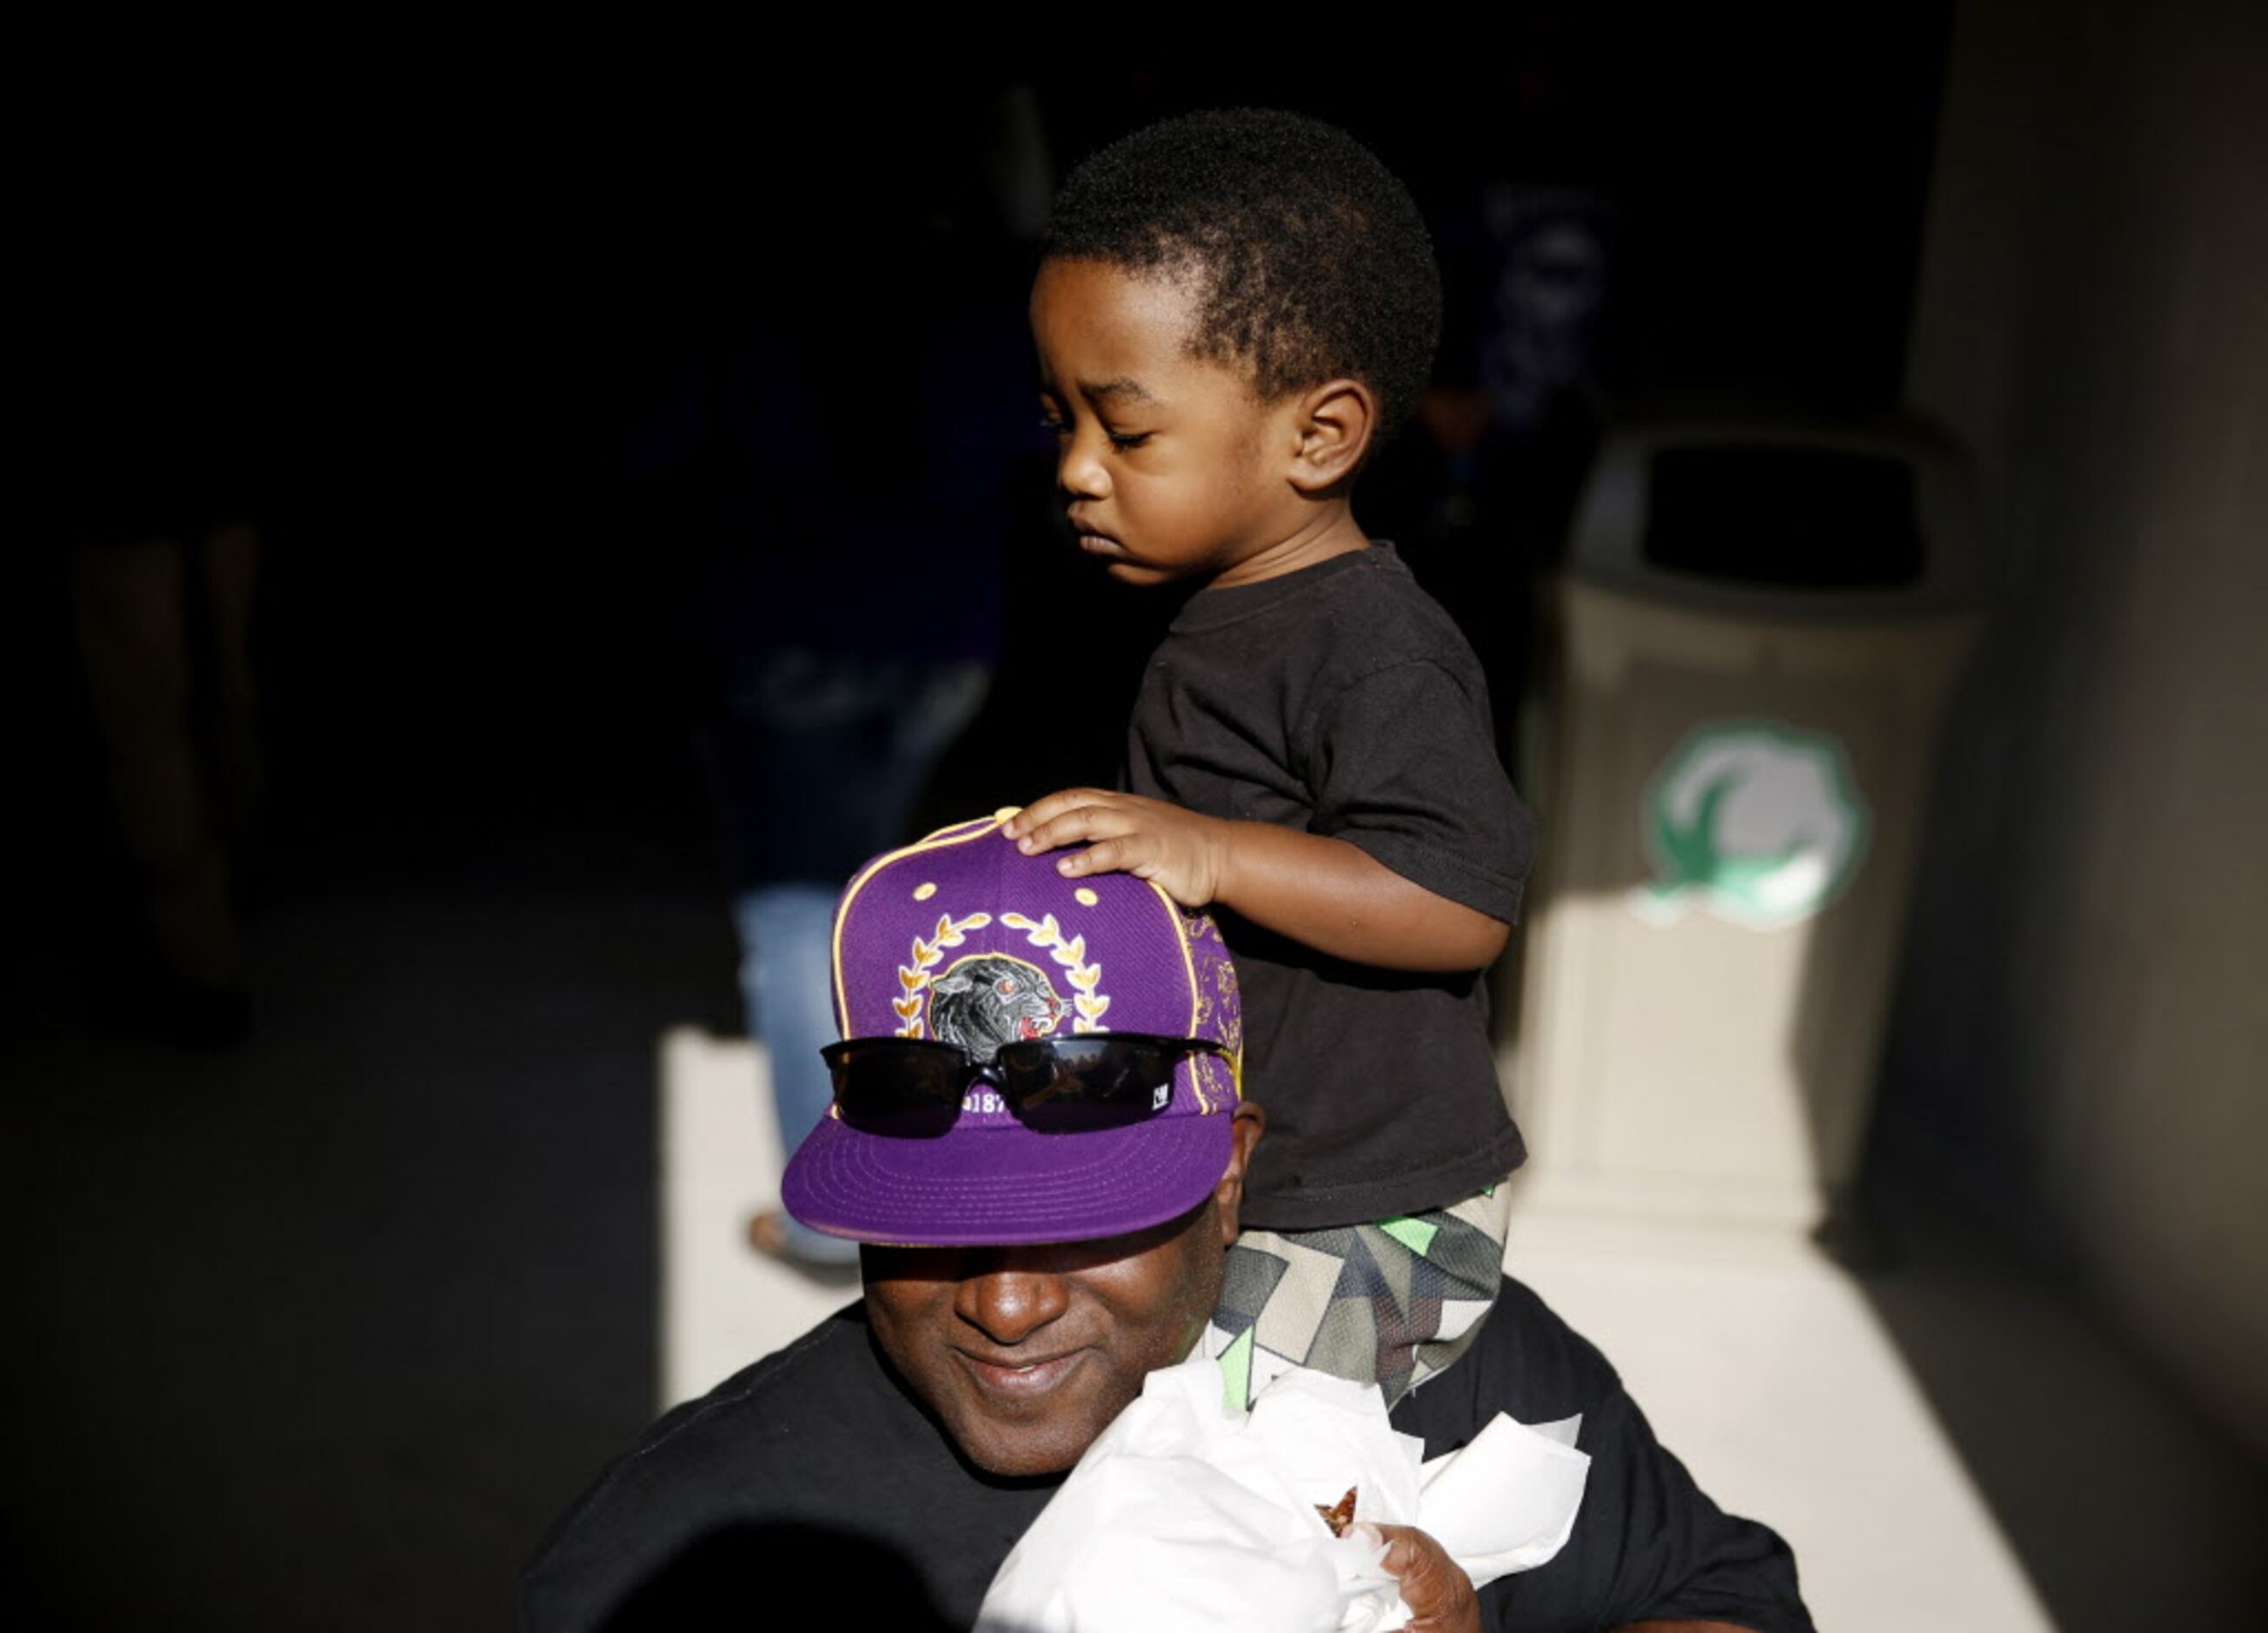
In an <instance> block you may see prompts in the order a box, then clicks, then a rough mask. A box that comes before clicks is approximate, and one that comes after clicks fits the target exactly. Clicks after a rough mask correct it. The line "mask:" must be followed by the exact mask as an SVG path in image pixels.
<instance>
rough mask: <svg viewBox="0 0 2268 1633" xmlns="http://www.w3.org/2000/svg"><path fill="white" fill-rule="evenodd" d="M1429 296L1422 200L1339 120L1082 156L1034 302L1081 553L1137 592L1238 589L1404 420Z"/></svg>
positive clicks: (1175, 136)
mask: <svg viewBox="0 0 2268 1633" xmlns="http://www.w3.org/2000/svg"><path fill="white" fill-rule="evenodd" d="M1440 306H1441V299H1440V276H1439V273H1438V272H1437V270H1435V267H1434V263H1433V256H1432V247H1431V244H1430V243H1429V241H1428V240H1427V238H1426V234H1425V224H1424V222H1423V221H1422V220H1421V219H1420V218H1419V217H1418V210H1417V206H1416V205H1415V203H1412V201H1411V200H1410V195H1409V193H1408V191H1407V190H1406V189H1404V188H1403V186H1402V184H1401V183H1400V182H1398V181H1395V179H1394V177H1393V175H1392V174H1390V173H1388V171H1387V169H1386V168H1385V166H1382V165H1381V164H1380V163H1379V162H1378V160H1377V159H1375V158H1373V156H1372V155H1371V154H1370V152H1369V151H1367V150H1366V149H1365V148H1364V147H1363V146H1362V145H1361V144H1359V143H1358V142H1356V141H1355V140H1354V139H1353V138H1352V137H1350V136H1348V135H1347V134H1346V133H1345V132H1344V131H1342V130H1338V129H1334V128H1332V127H1331V126H1329V125H1325V124H1322V123H1319V122H1316V121H1314V120H1310V119H1304V118H1301V117H1300V116H1298V115H1292V114H1283V113H1270V112H1260V111H1254V110H1232V111H1225V112H1218V113H1208V114H1197V115H1189V116H1187V117H1184V118H1180V119H1173V120H1168V121H1166V122H1163V123H1161V124H1157V125H1152V126H1150V127H1148V128H1147V129H1142V130H1138V131H1136V132H1135V133H1134V134H1133V135H1131V136H1129V137H1123V139H1121V140H1120V141H1118V142H1116V143H1114V144H1111V145H1110V146H1109V147H1107V148H1105V149H1103V150H1102V151H1100V152H1098V153H1096V154H1095V155H1094V157H1093V158H1091V159H1088V160H1087V161H1086V163H1085V164H1083V165H1081V166H1079V169H1078V170H1076V171H1075V172H1073V173H1072V175H1071V180H1070V181H1068V182H1067V183H1066V184H1065V185H1064V189H1063V192H1062V193H1061V194H1060V195H1059V196H1057V200H1056V205H1055V211H1054V215H1053V218H1052V219H1051V221H1050V225H1049V238H1048V243H1047V247H1046V259H1045V261H1044V262H1043V264H1042V268H1041V272H1040V277H1039V280H1038V283H1037V284H1036V285H1035V288H1034V291H1033V298H1032V327H1033V334H1034V338H1035V342H1036V344H1037V345H1038V348H1039V351H1040V361H1041V368H1042V395H1043V398H1044V402H1045V407H1046V411H1047V413H1048V416H1049V418H1050V420H1051V421H1052V422H1053V423H1054V424H1055V425H1057V430H1058V434H1059V436H1060V437H1061V438H1062V439H1063V442H1064V458H1063V461H1062V463H1061V465H1060V466H1059V476H1060V478H1061V483H1062V486H1063V489H1064V494H1065V497H1066V499H1068V500H1069V503H1070V507H1071V519H1072V523H1073V526H1074V527H1076V528H1079V532H1080V535H1081V539H1082V543H1084V544H1085V546H1086V549H1088V550H1090V551H1091V552H1092V553H1094V554H1096V555H1098V556H1100V557H1101V558H1103V559H1104V561H1105V562H1106V563H1107V564H1108V566H1109V568H1110V570H1111V572H1112V573H1114V575H1115V576H1117V577H1119V578H1122V579H1125V580H1130V581H1134V582H1155V581H1159V580H1168V579H1182V578H1205V579H1211V580H1214V581H1221V580H1222V575H1223V574H1224V573H1231V575H1232V576H1231V577H1230V578H1229V579H1228V580H1227V581H1230V582H1234V581H1236V580H1235V579H1234V577H1233V569H1234V568H1235V567H1236V566H1237V565H1239V564H1240V563H1241V562H1242V561H1243V560H1244V559H1246V558H1248V556H1250V555H1252V554H1254V553H1255V552H1256V551H1258V550H1264V549H1265V548H1267V547H1268V546H1269V545H1270V544H1271V543H1276V542H1278V541H1279V540H1280V538H1281V537H1282V536H1285V534H1286V532H1287V531H1288V530H1293V529H1296V528H1299V527H1300V525H1302V522H1303V521H1305V520H1307V519H1309V518H1308V517H1307V507H1308V506H1312V505H1313V503H1314V502H1316V501H1319V500H1329V499H1333V498H1336V497H1339V496H1342V495H1343V494H1344V489H1345V486H1346V484H1347V483H1348V482H1349V481H1350V479H1351V477H1353V475H1354V473H1355V471H1356V470H1357V469H1359V466H1360V465H1361V463H1362V462H1363V459H1364V458H1365V456H1366V454H1367V453H1368V451H1369V449H1370V448H1371V447H1373V445H1374V443H1375V441H1376V440H1377V439H1378V437H1379V435H1380V434H1381V433H1382V432H1385V431H1388V430H1390V429H1391V428H1392V427H1394V426H1395V425H1398V424H1400V423H1401V422H1402V421H1403V419H1405V418H1406V417H1408V416H1409V414H1410V410H1412V408H1413V407H1414V406H1415V404H1416V403H1417V400H1418V395H1419V393H1420V392H1421V391H1422V390H1423V389H1424V387H1425V379H1426V374H1427V372H1428V370H1429V369H1430V367H1431V366H1432V355H1433V346H1434V343H1435V340H1436V337H1437V336H1438V334H1439V331H1440Z"/></svg>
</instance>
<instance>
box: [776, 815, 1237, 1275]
mask: <svg viewBox="0 0 2268 1633" xmlns="http://www.w3.org/2000/svg"><path fill="white" fill-rule="evenodd" d="M1013 815H1015V812H1014V810H1013V809H1008V810H1002V811H998V812H995V813H994V814H993V815H992V816H990V817H983V818H980V819H979V820H977V821H975V822H966V823H961V824H957V825H956V826H954V827H951V828H943V829H939V831H937V832H935V833H932V834H931V835H930V836H929V837H928V838H927V839H924V840H922V841H921V842H920V843H919V844H917V845H910V846H907V847H906V848H905V849H903V850H900V851H891V852H889V853H887V854H885V855H882V856H878V857H876V858H875V859H874V860H873V861H870V862H868V863H867V864H866V866H865V868H861V869H860V870H859V872H858V876H856V877H855V878H853V879H852V880H851V883H850V884H849V886H848V887H846V888H845V889H844V890H843V899H842V901H841V903H840V904H839V905H837V906H836V910H835V1014H836V1020H837V1022H839V1023H840V1024H841V1026H842V1029H843V1036H844V1037H845V1038H891V1037H897V1038H932V1039H939V1040H941V1041H944V1042H947V1043H955V1044H959V1045H960V1046H961V1047H962V1048H964V1049H967V1050H968V1051H969V1053H971V1054H972V1055H974V1056H976V1058H978V1059H980V1060H983V1059H989V1058H990V1055H991V1053H992V1051H993V1050H994V1049H996V1048H997V1047H998V1046H999V1045H1000V1044H1001V1043H1003V1042H1005V1041H1008V1040H1010V1039H1013V1038H1041V1037H1050V1036H1053V1037H1069V1036H1071V1035H1073V1034H1075V1033H1094V1032H1110V1031H1123V1032H1152V1033H1160V1034H1162V1035H1164V1036H1167V1037H1172V1038H1211V1039H1213V1040H1215V1041H1217V1042H1219V1043H1223V1044H1226V1046H1228V1047H1229V1048H1230V1049H1231V1050H1233V1051H1239V1052H1241V1050H1242V1048H1243V1045H1244V1029H1243V1023H1242V1019H1241V1013H1240V1011H1239V1009H1238V1006H1237V996H1236V971H1235V967H1234V966H1233V964H1231V963H1230V962H1229V957H1228V950H1227V949H1226V947H1224V946H1223V945H1222V944H1221V940H1220V933H1219V930H1217V929H1215V928H1214V927H1213V923H1212V920H1210V919H1208V918H1206V917H1205V916H1204V914H1203V913H1184V912H1182V909H1181V908H1180V907H1178V906H1176V905H1175V904H1174V901H1173V898H1170V897H1168V896H1167V894H1166V893H1165V892H1164V891H1163V890H1160V889H1159V888H1158V887H1157V886H1156V885H1154V884H1152V883H1148V882H1147V881H1146V880H1142V879H1138V878H1135V877H1134V876H1132V875H1130V874H1101V875H1097V876H1094V877H1093V878H1086V879H1066V878H1064V876H1062V875H1061V874H1059V873H1057V871H1056V863H1057V861H1058V860H1059V859H1060V854H1061V853H1051V854H1046V855H1040V856H1026V855H1024V854H1022V853H1020V852H1019V851H1018V850H1017V849H1016V845H1015V842H1014V841H1013V839H1008V838H1007V837H1006V836H1005V835H1004V834H1002V833H1001V831H1000V824H1002V823H1004V822H1005V821H1006V820H1007V819H1008V818H1009V817H1013ZM1236 1103H1237V1074H1236V1070H1235V1068H1234V1067H1233V1065H1232V1064H1231V1063H1230V1061H1229V1060H1226V1059H1224V1058H1222V1057H1221V1056H1219V1055H1217V1054H1211V1053H1192V1054H1190V1055H1189V1056H1186V1057H1184V1059H1183V1060H1182V1062H1181V1064H1179V1065H1178V1066H1176V1067H1175V1068H1174V1082H1173V1091H1172V1097H1171V1098H1170V1099H1169V1100H1168V1102H1167V1105H1165V1107H1164V1108H1163V1109H1162V1110H1160V1111H1159V1112H1156V1113H1154V1114H1153V1115H1152V1116H1150V1117H1148V1118H1146V1119H1144V1120H1143V1121H1140V1122H1138V1123H1134V1124H1132V1125H1130V1126H1129V1127H1123V1128H1110V1129H1101V1130H1089V1131H1083V1132H1080V1133H1077V1134H1042V1133H1035V1132H1034V1131H1033V1130H1031V1129H1029V1128H1027V1127H1025V1126H1024V1125H1023V1124H1022V1123H1021V1122H1020V1121H1019V1120H1017V1118H1016V1116H1015V1114H1014V1113H1013V1112H1010V1111H1009V1110H1007V1108H1006V1107H1005V1105H1002V1104H1001V1102H1000V1100H999V1098H998V1096H997V1095H994V1094H991V1093H990V1092H988V1091H986V1090H984V1087H983V1084H981V1083H980V1084H978V1085H976V1088H975V1089H973V1090H971V1091H970V1092H969V1093H968V1095H967V1096H966V1097H964V1098H963V1099H962V1101H961V1116H960V1119H958V1120H957V1121H956V1122H955V1123H954V1126H953V1127H952V1128H951V1130H950V1131H949V1132H947V1133H946V1134H940V1135H938V1136H935V1137H933V1138H928V1139H910V1138H899V1137H895V1136H892V1135H888V1134H872V1133H868V1132H865V1131H864V1130H861V1129H858V1128H853V1127H851V1126H850V1125H849V1124H848V1123H845V1122H843V1121H842V1120H841V1119H839V1118H838V1117H837V1116H836V1114H835V1112H834V1111H833V1110H832V1109H831V1108H830V1109H829V1111H828V1115H827V1116H826V1117H825V1118H823V1119H821V1121H820V1124H819V1127H816V1128H814V1130H812V1132H811V1134H810V1135H809V1137H808V1138H806V1140H805V1141H804V1142H803V1144H802V1145H801V1146H799V1148H797V1150H796V1153H795V1155H794V1156H793V1157H792V1158H791V1159H790V1160H789V1162H788V1165H787V1173H786V1176H785V1177H784V1179H782V1181H781V1184H780V1199H781V1201H782V1202H783V1203H784V1204H785V1206H786V1208H787V1210H788V1212H790V1213H791V1214H793V1215H794V1216H796V1217H797V1218H798V1219H799V1220H801V1221H802V1222H803V1223H805V1224H806V1225H809V1226H810V1227H811V1228H812V1229H813V1230H822V1231H825V1232H826V1233H827V1234H828V1235H829V1236H842V1237H849V1238H851V1239H852V1240H854V1241H860V1242H880V1243H887V1244H891V1245H902V1246H920V1247H962V1246H993V1245H1000V1246H1005V1245H1012V1244H1016V1243H1026V1242H1079V1241H1086V1240H1090V1239H1093V1238H1097V1237H1106V1236H1119V1235H1123V1234H1124V1233H1125V1232H1127V1231H1130V1230H1144V1229H1146V1228H1147V1227H1149V1226H1151V1225H1153V1224H1158V1223H1162V1222H1164V1221H1166V1220H1168V1219H1172V1218H1174V1217H1175V1216H1179V1215H1181V1214H1184V1213H1187V1212H1188V1211H1189V1209H1190V1208H1194V1207H1196V1206H1197V1203H1199V1202H1200V1201H1204V1199H1205V1197H1206V1196H1208V1195H1210V1194H1211V1192H1212V1188H1213V1186H1216V1185H1217V1184H1219V1181H1220V1177H1221V1175H1222V1173H1223V1172H1224V1171H1226V1169H1227V1167H1228V1159H1229V1151H1230V1147H1231V1138H1230V1127H1229V1125H1230V1119H1231V1117H1232V1114H1233V1112H1234V1111H1235V1109H1236Z"/></svg>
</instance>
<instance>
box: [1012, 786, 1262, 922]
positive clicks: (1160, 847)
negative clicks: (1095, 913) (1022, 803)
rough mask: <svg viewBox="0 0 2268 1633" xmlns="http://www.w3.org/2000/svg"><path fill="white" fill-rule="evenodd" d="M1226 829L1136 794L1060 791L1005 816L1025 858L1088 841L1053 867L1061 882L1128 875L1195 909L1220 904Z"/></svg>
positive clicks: (1216, 823)
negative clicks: (1101, 874)
mask: <svg viewBox="0 0 2268 1633" xmlns="http://www.w3.org/2000/svg"><path fill="white" fill-rule="evenodd" d="M1228 827H1229V824H1226V823H1225V822H1221V821H1219V820H1218V819H1216V818H1214V817H1200V816H1198V815H1197V813H1196V812H1195V811H1188V810H1183V809H1182V808H1181V807H1180V806H1178V805H1169V804H1167V802H1165V801H1163V800H1148V799H1145V798H1143V797H1142V796H1141V795H1140V794H1112V793H1109V792H1108V791H1107V790H1104V789H1101V788H1065V789H1064V791H1063V792H1062V793H1060V794H1049V795H1048V796H1047V797H1046V798H1045V799H1042V800H1035V801H1033V802H1032V803H1031V804H1029V805H1027V806H1026V807H1025V808H1024V809H1022V810H1020V811H1019V812H1018V813H1017V814H1016V815H1015V816H1014V817H1011V818H1009V820H1008V824H1007V830H1006V831H1007V834H1008V837H1009V838H1010V839H1013V840H1015V841H1016V848H1017V849H1019V850H1020V851H1022V852H1023V853H1024V854H1025V855H1027V856H1036V855H1038V854H1039V853H1041V852H1042V851H1052V850H1057V849H1059V848H1060V847H1062V846H1066V845H1077V844H1079V843H1081V842H1082V841H1083V842H1085V843H1086V849H1085V850H1083V851H1080V852H1078V853H1075V854H1073V855H1070V856H1066V857H1064V858H1063V859H1062V860H1061V861H1057V863H1056V871H1057V872H1058V873H1060V874H1062V875H1063V876H1064V877H1065V878H1066V879H1079V878H1084V877H1086V876H1087V875H1088V874H1091V873H1130V874H1132V875H1133V876H1135V877H1136V878H1138V879H1147V880H1149V881H1150V882H1151V883H1153V884H1155V885H1156V886H1157V887H1158V888H1159V889H1160V890H1163V891H1165V892H1166V894H1167V895H1168V896H1170V897H1172V898H1174V899H1175V901H1176V902H1178V903H1179V904H1181V905H1182V906H1183V907H1190V908H1196V907H1210V906H1211V905H1212V904H1213V902H1214V901H1215V900H1216V899H1218V897H1219V887H1220V875H1221V867H1222V863H1223V861H1224V860H1225V857H1226V851H1227V846H1228V838H1227V830H1228Z"/></svg>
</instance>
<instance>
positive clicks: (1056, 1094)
mask: <svg viewBox="0 0 2268 1633" xmlns="http://www.w3.org/2000/svg"><path fill="white" fill-rule="evenodd" d="M1181 1054H1182V1050H1181V1049H1180V1048H1179V1047H1177V1046H1175V1045H1174V1044H1172V1043H1170V1042H1167V1041H1165V1040H1160V1039H1155V1038H1128V1037H1123V1036H1118V1037H1113V1036H1111V1035H1109V1034H1108V1033H1102V1034H1098V1035H1096V1036H1094V1037H1089V1038H1047V1039H1043V1040H1041V1041H1037V1042H1034V1043H1027V1044H1010V1045H1008V1046H1006V1047H1005V1048H1004V1049H1002V1050H1001V1051H1000V1059H999V1065H1000V1070H1001V1076H1002V1079H1003V1087H1004V1088H1005V1090H1006V1091H1007V1094H1008V1097H1009V1098H1010V1100H1011V1101H1012V1102H1013V1104H1014V1105H1015V1106H1016V1114H1017V1116H1019V1117H1020V1118H1021V1119H1023V1123H1024V1126H1025V1127H1027V1128H1031V1129H1035V1130H1036V1131H1038V1132H1040V1133H1042V1134H1080V1133H1085V1132H1087V1131H1090V1130H1093V1129H1098V1128H1123V1127H1127V1126H1128V1125H1129V1124H1132V1123H1138V1122H1141V1121H1143V1120H1144V1119H1146V1118H1148V1117H1150V1116H1152V1114H1154V1113H1155V1112H1159V1111H1161V1110H1163V1109H1164V1107H1165V1105H1166V1104H1167V1100H1168V1099H1169V1098H1170V1097H1171V1096H1172V1093H1173V1083H1174V1063H1175V1060H1178V1059H1179V1058H1180V1056H1181Z"/></svg>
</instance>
